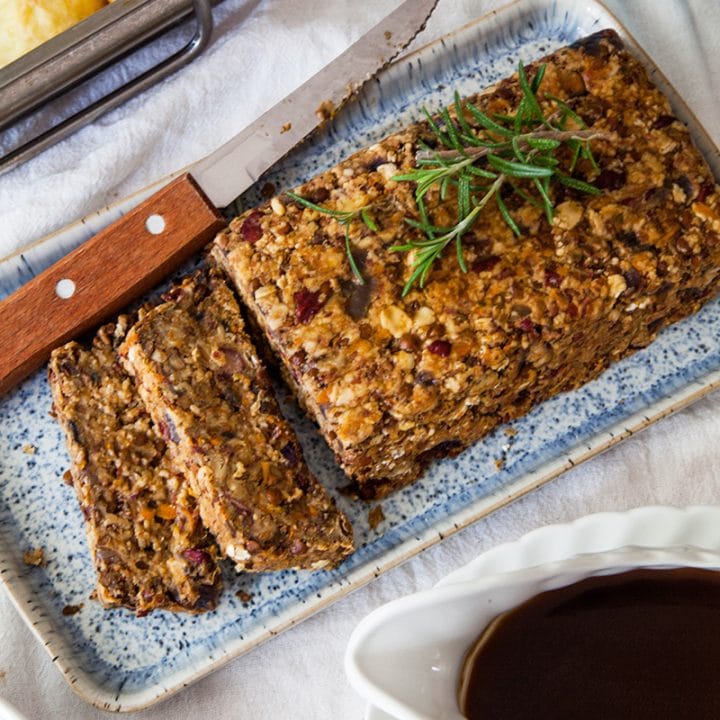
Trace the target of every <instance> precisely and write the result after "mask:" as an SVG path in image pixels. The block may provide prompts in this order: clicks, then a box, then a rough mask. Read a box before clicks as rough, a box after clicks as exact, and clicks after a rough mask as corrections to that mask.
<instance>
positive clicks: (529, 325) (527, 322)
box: [518, 317, 536, 333]
mask: <svg viewBox="0 0 720 720" xmlns="http://www.w3.org/2000/svg"><path fill="white" fill-rule="evenodd" d="M518 327H519V328H520V329H521V330H522V331H523V332H526V333H534V332H536V327H535V323H534V322H533V321H532V319H531V318H529V317H525V318H523V319H522V320H521V321H520V322H519V323H518Z"/></svg>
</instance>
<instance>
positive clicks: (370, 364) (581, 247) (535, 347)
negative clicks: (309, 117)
mask: <svg viewBox="0 0 720 720" xmlns="http://www.w3.org/2000/svg"><path fill="white" fill-rule="evenodd" d="M544 62H547V71H546V74H545V78H544V80H543V84H542V92H541V93H539V95H538V98H539V100H540V102H541V105H542V106H543V108H544V109H545V111H546V112H547V113H550V112H552V107H551V106H550V103H551V102H552V101H551V100H550V99H548V98H547V97H546V96H545V94H544V93H550V94H553V95H555V96H559V97H560V98H562V99H563V100H565V102H566V103H567V104H568V105H569V106H571V107H572V109H573V110H574V111H575V112H576V113H577V114H578V115H579V116H580V117H581V118H583V119H584V120H585V122H586V123H587V124H588V125H589V126H591V127H592V128H593V129H597V130H598V131H599V132H602V133H603V134H607V135H609V136H610V137H612V139H611V140H607V139H597V140H593V145H592V147H593V152H594V154H595V157H596V158H597V161H598V165H599V168H600V170H599V172H598V171H596V170H594V169H593V167H592V165H591V164H590V163H589V162H587V161H585V160H583V161H581V162H580V164H579V165H578V172H577V173H576V176H577V177H581V178H584V179H586V180H589V181H591V182H594V183H595V185H596V186H597V187H598V188H600V189H601V190H602V193H601V194H600V195H598V196H591V195H587V194H583V193H580V192H578V191H575V190H572V189H568V188H564V187H562V186H558V187H557V188H555V189H554V190H553V192H554V195H555V196H554V201H555V203H556V214H555V220H554V223H553V225H550V224H549V223H548V221H547V220H546V219H545V217H544V214H543V211H542V209H539V208H537V207H535V206H533V205H532V204H530V203H527V202H526V201H525V200H523V199H522V198H521V197H519V196H518V195H517V194H514V195H510V196H509V197H508V198H507V200H506V204H507V206H508V208H509V210H510V213H511V215H512V216H513V218H514V219H515V221H516V222H517V224H518V225H519V226H520V227H521V228H522V230H523V233H522V235H523V236H522V237H520V238H517V237H515V236H514V235H513V233H512V231H511V230H510V228H509V227H508V225H507V223H506V222H504V220H503V219H502V217H501V215H500V212H499V211H498V209H497V208H496V207H495V205H494V203H493V204H489V205H487V206H486V207H485V209H484V210H483V212H482V213H481V214H480V216H479V219H478V221H477V223H476V224H475V226H474V227H473V228H472V230H471V231H470V232H469V233H468V234H466V235H465V236H464V238H463V246H464V252H465V260H466V263H467V266H468V272H467V273H463V272H461V271H460V269H459V267H458V262H457V259H456V257H455V253H454V251H453V249H452V248H449V249H448V250H447V251H446V252H445V253H444V255H443V257H442V258H441V259H440V261H438V262H436V263H435V265H434V266H433V270H432V272H431V274H430V276H429V279H428V283H427V285H426V287H425V288H424V289H420V288H419V287H418V286H417V285H415V286H414V288H413V290H412V291H411V292H409V293H408V294H407V295H406V296H405V297H402V289H403V285H404V284H405V282H406V281H407V279H408V277H409V276H410V273H411V271H412V268H411V263H412V253H401V252H392V251H390V248H391V247H392V246H394V245H400V244H403V243H407V242H409V240H411V239H412V238H416V239H418V240H421V239H423V236H422V233H421V231H419V230H416V229H414V228H413V227H411V226H409V225H408V224H407V223H405V222H404V219H405V218H407V217H410V218H414V219H416V220H417V219H419V216H418V211H417V207H416V204H415V201H414V197H413V195H414V190H415V187H414V184H413V183H410V182H403V181H400V182H395V181H393V180H392V179H391V178H392V177H393V176H395V175H396V174H399V173H407V172H409V171H411V170H412V169H413V168H414V166H415V154H416V151H417V150H418V142H419V141H420V140H422V141H424V142H425V143H427V144H428V145H429V146H431V147H432V146H434V135H433V133H432V131H431V129H430V127H429V125H428V123H426V122H422V123H418V124H416V125H413V126H411V127H408V128H407V129H405V130H402V131H400V132H397V133H396V134H394V135H391V136H389V137H388V138H386V139H385V140H383V141H381V142H379V143H377V144H376V145H373V146H372V147H369V148H367V149H364V150H361V151H360V152H358V153H356V154H354V155H352V156H351V157H349V158H348V159H346V160H345V161H344V162H342V163H340V164H339V165H338V166H337V167H334V168H332V169H331V170H328V171H327V172H325V173H323V174H321V175H319V176H318V177H316V178H314V179H312V180H310V181H309V182H307V183H306V184H304V185H302V186H301V187H300V188H298V189H297V190H296V193H297V194H298V195H300V196H301V197H303V198H306V199H308V200H310V201H313V202H315V203H316V204H318V203H320V204H322V205H323V206H324V207H327V208H332V209H336V210H342V211H346V210H355V209H358V208H361V207H366V206H368V205H369V206H370V210H371V212H372V213H373V216H374V220H375V224H376V225H377V226H378V228H379V229H378V230H377V231H374V230H372V229H370V228H369V227H367V226H366V225H365V224H363V223H362V222H353V223H352V224H351V225H350V241H351V247H352V251H353V254H354V256H355V259H356V261H357V263H358V264H359V265H360V269H361V272H362V275H363V277H364V279H365V281H366V282H365V284H364V285H363V284H360V283H359V282H357V281H356V280H355V279H354V277H353V274H352V272H351V268H350V265H349V263H348V259H347V256H346V253H345V227H344V226H342V224H341V223H339V222H338V220H337V219H336V218H333V217H331V216H329V215H327V214H326V213H321V212H317V211H315V210H312V209H309V208H307V207H305V206H303V205H302V204H300V203H298V202H296V201H294V200H293V199H292V198H290V197H289V196H283V195H280V196H277V197H274V198H272V199H271V200H270V201H269V202H267V203H265V204H263V205H262V206H260V207H259V208H257V209H253V210H249V211H248V212H245V213H244V214H242V215H241V216H239V217H238V218H236V219H235V220H233V221H232V223H231V224H230V226H229V228H228V229H227V230H225V231H223V232H222V233H221V234H220V235H219V236H218V237H217V238H216V240H215V241H214V247H213V250H212V252H213V255H214V257H215V259H216V260H217V261H218V263H219V264H220V265H221V266H222V267H223V268H224V269H225V270H226V272H227V273H228V274H229V275H230V277H231V278H232V280H233V281H234V283H235V285H236V287H237V289H238V291H239V293H240V295H241V296H242V299H243V300H244V302H245V303H246V304H247V306H248V308H249V309H250V312H251V316H252V319H253V322H254V323H255V324H257V325H258V326H259V328H260V329H261V330H262V331H263V333H264V335H265V336H266V337H267V339H268V341H269V343H270V345H271V346H272V348H273V349H274V351H275V352H276V353H277V355H278V356H279V357H280V358H281V360H282V365H283V371H284V373H285V376H286V379H287V380H288V382H289V383H290V384H291V385H292V387H293V388H294V391H295V392H296V394H297V395H298V397H299V398H300V400H301V401H302V402H303V403H304V405H305V406H306V407H307V410H308V411H309V413H310V414H311V415H312V417H313V418H314V419H315V420H316V421H317V422H318V424H319V426H320V429H321V431H322V433H323V434H324V436H325V438H326V439H327V441H328V443H329V444H330V446H331V447H332V449H333V450H334V452H335V454H336V457H337V460H338V462H339V463H340V465H341V466H342V467H343V469H344V470H345V471H346V473H347V474H348V475H349V476H350V477H351V478H352V479H353V481H354V487H355V489H356V491H357V492H358V493H359V494H360V496H361V497H365V498H371V497H381V496H383V495H384V494H386V493H388V492H389V491H392V490H393V489H395V488H398V487H400V486H402V485H404V484H406V483H408V482H410V481H412V480H414V479H415V478H417V477H418V475H420V473H421V472H422V471H423V469H424V468H425V467H426V465H427V464H428V463H429V462H430V461H431V460H432V459H433V458H435V457H441V456H444V455H448V454H456V453H458V452H460V451H461V450H463V449H464V448H466V447H467V446H468V445H470V444H471V443H473V442H474V441H476V440H477V439H478V438H480V437H482V436H483V435H485V434H486V433H487V432H488V431H490V430H491V429H492V428H494V427H495V426H497V425H498V424H499V423H503V422H506V421H508V420H510V419H512V418H516V417H518V416H520V415H522V414H523V413H525V412H527V411H528V410H529V409H530V408H531V407H532V406H533V405H535V404H536V403H538V402H540V401H542V400H545V399H547V398H549V397H551V396H552V395H555V394H556V393H558V392H561V391H565V390H570V389H572V388H575V387H577V386H579V385H581V384H583V383H585V382H587V381H588V380H591V379H592V378H595V377H597V376H598V375H599V374H600V373H601V372H602V371H603V370H604V369H605V368H606V367H608V365H610V364H611V363H612V362H614V361H616V360H618V359H619V358H621V357H623V356H625V355H628V354H629V353H631V352H633V351H635V350H637V349H638V348H641V347H644V346H645V345H647V344H648V343H650V342H651V341H652V339H653V338H654V336H655V335H656V333H657V332H658V331H659V330H660V329H662V328H663V327H665V326H667V325H669V324H670V323H672V322H675V321H677V320H679V319H680V318H683V317H685V316H687V315H689V314H691V313H693V312H695V311H696V310H697V309H698V308H699V307H700V306H701V305H702V304H703V303H704V302H706V301H707V300H708V299H709V298H710V297H712V296H713V295H714V294H715V292H716V291H717V289H718V278H719V272H720V241H719V237H720V236H719V235H718V233H719V232H720V213H719V207H718V205H719V199H720V198H719V196H718V193H717V188H716V186H715V181H714V179H713V177H712V175H711V172H710V170H709V169H708V167H707V165H706V163H705V162H704V160H703V158H702V157H701V155H700V153H699V152H698V150H697V149H696V148H695V147H694V146H693V143H692V141H691V139H690V136H689V134H688V132H687V130H686V128H685V127H684V125H683V124H682V123H681V122H679V121H678V120H677V119H676V118H675V117H674V116H673V114H672V110H671V108H670V106H669V103H668V101H667V99H666V98H665V97H664V95H663V94H662V93H661V92H660V91H659V90H658V89H657V88H655V87H654V86H653V84H652V83H651V81H650V79H649V78H648V75H647V73H646V71H645V70H644V68H643V67H642V66H641V65H640V64H639V63H638V62H637V61H636V60H635V59H634V58H633V57H632V55H631V54H630V53H629V52H628V51H626V50H625V49H624V48H623V47H622V44H621V42H620V41H619V39H618V37H617V35H616V34H615V33H614V32H612V31H602V32H600V33H597V34H595V35H593V36H590V37H589V38H586V39H584V40H582V41H579V42H578V43H576V44H575V45H574V46H571V47H567V48H563V49H561V50H558V51H557V52H555V53H554V54H552V55H550V56H548V57H547V58H545V59H544ZM538 66H539V63H535V64H533V65H532V66H530V67H529V69H528V74H529V75H532V74H533V73H534V71H535V70H536V69H537V67H538ZM520 97H521V89H520V87H519V82H518V78H517V76H513V77H511V78H508V79H507V80H504V81H502V82H500V83H498V84H497V85H496V86H494V87H492V88H490V89H488V90H486V91H485V92H483V93H480V94H479V95H477V96H475V97H473V98H471V100H472V101H473V102H475V103H476V104H477V105H478V106H479V107H480V109H481V110H483V111H484V112H486V113H488V114H492V113H502V114H512V113H514V112H515V110H516V108H517V107H518V103H519V100H520ZM450 112H451V115H453V116H454V112H453V110H452V109H451V111H450ZM466 120H467V121H468V122H469V123H471V124H473V125H475V127H477V123H476V121H475V119H474V118H473V117H472V116H470V115H469V114H468V116H467V117H466ZM426 204H427V207H428V209H429V213H430V217H431V219H432V220H433V221H434V222H435V224H436V225H439V226H448V225H452V224H453V218H454V217H456V216H457V211H456V198H455V196H454V194H453V192H452V191H450V192H449V193H448V195H447V198H446V200H445V201H442V200H441V199H440V197H439V195H438V193H437V192H436V191H434V190H432V191H431V192H430V193H429V194H428V195H427V196H426Z"/></svg>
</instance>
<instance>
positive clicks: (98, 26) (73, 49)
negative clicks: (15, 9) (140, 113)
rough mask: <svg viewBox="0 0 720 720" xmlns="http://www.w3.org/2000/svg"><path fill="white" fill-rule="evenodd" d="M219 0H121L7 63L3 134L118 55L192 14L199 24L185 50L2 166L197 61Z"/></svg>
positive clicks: (2, 77)
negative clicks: (213, 8)
mask: <svg viewBox="0 0 720 720" xmlns="http://www.w3.org/2000/svg"><path fill="white" fill-rule="evenodd" d="M218 1H219V0H214V2H212V0H115V2H114V3H112V4H111V5H108V6H107V7H104V8H102V9H101V10H98V11H97V12H95V13H93V14H92V15H90V16H89V17H87V18H86V19H85V20H82V21H81V22H79V23H77V24H76V25H74V26H72V27H70V28H68V29H67V30H65V31H64V32H62V33H60V34H59V35H57V36H55V37H53V38H51V39H50V40H48V41H46V42H44V43H43V44H42V45H40V46H38V47H37V48H35V49H34V50H31V51H30V52H28V53H26V54H25V55H23V56H21V57H20V58H18V59H17V60H15V61H13V62H12V63H10V64H9V65H6V66H5V67H3V68H0V133H2V132H4V131H5V130H7V129H8V128H10V127H12V126H13V125H15V124H16V123H18V122H19V121H21V120H22V119H23V118H25V117H27V116H28V115H30V114H32V113H33V112H35V111H37V110H38V109H40V108H42V107H43V106H45V104H46V103H48V102H50V101H51V100H53V99H55V98H57V97H58V96H60V95H62V94H63V93H66V92H68V91H70V90H72V89H73V88H75V87H77V86H78V85H80V84H82V83H83V82H85V81H87V80H89V79H90V78H92V77H94V76H95V75H97V74H98V73H100V72H101V71H103V70H104V69H106V68H107V67H108V66H109V65H111V64H112V63H113V62H116V61H118V60H120V59H122V58H123V57H125V56H127V55H128V54H129V53H131V52H132V51H134V50H136V49H137V48H138V47H140V46H141V45H143V44H145V43H147V42H149V41H150V40H152V39H154V38H156V37H158V36H159V35H160V34H162V33H164V32H166V31H167V30H169V29H170V28H172V27H174V26H175V25H178V24H179V23H181V22H182V21H184V20H186V19H187V18H189V17H190V16H192V15H193V14H194V15H195V20H196V29H195V33H194V35H193V37H192V39H191V40H190V41H189V42H188V43H187V44H186V45H185V46H184V47H183V48H182V49H181V50H179V51H177V52H175V53H173V54H172V55H170V57H168V58H165V59H164V60H162V61H161V62H160V63H158V64H157V65H155V66H154V67H153V68H151V69H149V70H147V71H146V72H144V73H142V74H141V75H140V76H138V77H136V78H134V79H132V80H130V81H129V82H128V83H126V84H125V85H123V86H122V87H119V88H117V89H115V90H113V91H112V92H111V93H109V94H108V95H106V96H104V97H103V98H101V99H100V100H97V101H95V102H93V103H92V104H90V105H88V106H87V107H84V108H83V109H82V110H80V111H78V112H77V113H75V114H74V115H71V116H70V117H68V118H65V119H63V120H62V121H61V122H59V123H58V124H57V125H55V126H53V127H52V128H50V129H49V130H46V131H44V132H42V133H41V134H39V135H37V136H36V137H33V138H31V139H29V140H28V139H23V140H22V144H21V145H19V146H16V147H14V148H12V149H11V150H10V151H8V152H6V153H5V154H4V155H2V156H0V172H4V171H6V170H9V169H11V168H12V167H15V166H16V165H18V164H20V163H21V162H23V161H24V160H26V159H29V158H30V157H32V156H33V155H35V154H37V153H38V152H40V151H42V150H43V149H45V148H46V147H48V146H49V145H50V144H52V143H54V142H57V141H58V140H60V139H62V138H63V137H66V136H67V135H69V134H70V133H72V132H74V131H75V130H77V129H78V128H79V127H81V126H82V125H85V124H87V123H88V122H91V121H92V120H94V119H95V118H97V117H98V116H99V115H101V114H103V113H105V112H107V111H108V110H110V109H112V108H114V107H117V106H118V105H119V104H121V103H123V102H125V101H126V100H127V99H129V98H130V97H132V96H133V95H136V94H137V93H139V92H141V91H142V90H144V89H146V88H147V87H149V86H150V85H152V84H153V83H155V82H157V81H158V80H160V79H162V78H163V77H166V76H167V75H169V74H170V73H172V72H174V71H175V70H177V69H178V68H179V67H181V66H182V65H184V64H186V63H188V62H190V61H191V60H192V59H193V58H195V57H196V56H197V55H198V54H199V53H200V52H202V50H203V49H204V47H205V46H206V44H207V42H208V41H209V39H210V35H211V33H212V25H213V22H212V12H211V6H212V5H213V4H216V3H217V2H218Z"/></svg>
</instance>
